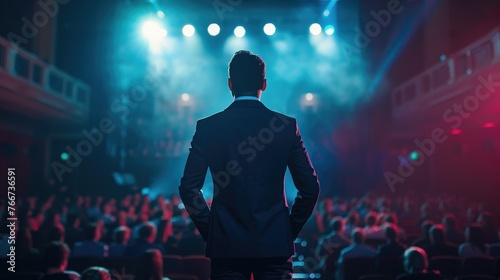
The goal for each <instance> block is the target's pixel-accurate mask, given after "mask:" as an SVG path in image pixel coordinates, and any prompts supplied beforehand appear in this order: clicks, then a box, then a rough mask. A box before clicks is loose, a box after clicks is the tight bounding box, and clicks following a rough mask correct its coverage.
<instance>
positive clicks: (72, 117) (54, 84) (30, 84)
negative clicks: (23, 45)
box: [0, 37, 90, 124]
mask: <svg viewBox="0 0 500 280" xmlns="http://www.w3.org/2000/svg"><path fill="white" fill-rule="evenodd" d="M89 94H90V88H89V86H88V85H86V84H85V83H83V82H82V81H79V80H78V79H76V78H74V77H72V76H70V75H68V74H67V73H64V72H63V71H61V70H60V69H57V68H56V67H54V66H53V65H49V64H46V63H44V62H43V61H42V60H40V59H39V58H37V57H36V56H35V55H34V54H31V53H29V52H27V51H25V50H23V49H20V48H18V47H16V46H14V45H13V44H11V43H10V42H9V41H7V40H6V39H5V38H3V37H0V109H1V110H5V111H11V112H16V113H20V114H22V115H24V116H25V117H28V118H35V119H45V120H48V121H55V122H60V123H65V124H83V123H85V122H87V120H88V116H89V99H90V96H89Z"/></svg>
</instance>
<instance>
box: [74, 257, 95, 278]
mask: <svg viewBox="0 0 500 280" xmlns="http://www.w3.org/2000/svg"><path fill="white" fill-rule="evenodd" d="M91 266H103V265H102V259H98V258H93V257H74V258H69V260H68V269H67V270H74V271H76V272H78V273H80V274H81V273H82V272H83V271H84V270H85V269H87V268H89V267H91Z"/></svg>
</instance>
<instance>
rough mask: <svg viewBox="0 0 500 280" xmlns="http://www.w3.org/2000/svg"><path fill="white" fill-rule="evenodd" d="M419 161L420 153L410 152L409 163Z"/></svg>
mask: <svg viewBox="0 0 500 280" xmlns="http://www.w3.org/2000/svg"><path fill="white" fill-rule="evenodd" d="M419 159H420V153H419V152H418V151H411V153H410V160H411V161H417V160H419Z"/></svg>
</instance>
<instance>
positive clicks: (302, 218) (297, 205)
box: [288, 120, 319, 238]
mask: <svg viewBox="0 0 500 280" xmlns="http://www.w3.org/2000/svg"><path fill="white" fill-rule="evenodd" d="M294 121H295V135H294V139H293V144H292V151H291V153H290V157H289V159H288V168H289V169H290V173H291V174H292V179H293V183H294V184H295V187H296V188H297V190H298V193H297V197H296V198H295V202H294V204H293V206H292V211H291V214H290V221H291V224H292V236H293V238H296V237H297V236H298V235H299V232H300V230H301V229H302V227H304V224H305V223H306V222H307V219H309V217H310V216H311V214H312V212H313V210H314V207H315V206H316V201H317V200H318V195H319V181H318V176H317V175H316V171H314V167H313V166H312V163H311V160H310V159H309V155H308V154H307V150H306V148H305V147H304V143H303V141H302V136H301V135H300V131H299V127H298V126H297V122H296V120H294Z"/></svg>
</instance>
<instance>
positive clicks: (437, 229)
mask: <svg viewBox="0 0 500 280" xmlns="http://www.w3.org/2000/svg"><path fill="white" fill-rule="evenodd" d="M430 238H431V244H430V245H428V246H427V247H425V248H424V249H425V252H426V253H427V256H428V257H429V258H430V259H432V257H435V256H457V254H458V248H457V247H456V246H453V245H451V244H449V243H448V242H447V241H446V236H445V234H444V226H443V225H440V224H436V225H433V226H432V227H431V229H430Z"/></svg>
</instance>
